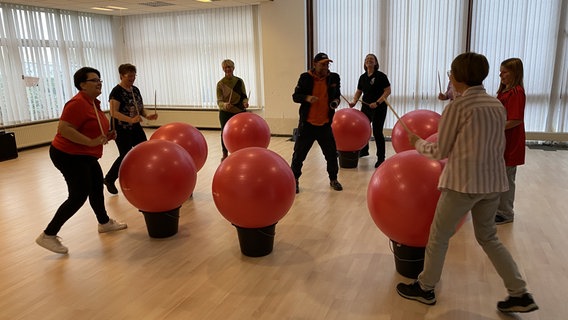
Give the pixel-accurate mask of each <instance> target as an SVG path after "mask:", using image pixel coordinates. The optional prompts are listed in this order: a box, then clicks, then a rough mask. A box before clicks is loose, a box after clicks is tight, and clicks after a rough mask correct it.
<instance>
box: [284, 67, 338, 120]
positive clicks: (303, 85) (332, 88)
mask: <svg viewBox="0 0 568 320" xmlns="http://www.w3.org/2000/svg"><path fill="white" fill-rule="evenodd" d="M326 82H327V97H328V100H329V102H330V103H331V102H332V101H336V102H337V104H339V98H340V96H341V91H340V87H341V86H340V79H339V74H337V73H335V72H330V73H329V75H328V76H327V78H326ZM313 88H314V78H313V77H312V75H311V74H310V73H309V72H304V73H302V74H301V75H300V79H299V80H298V84H297V85H296V88H295V89H294V94H292V99H293V100H294V102H297V103H299V104H300V111H299V113H300V122H299V123H300V126H301V125H302V123H304V122H306V121H307V119H308V113H309V111H310V107H311V103H309V102H307V101H306V97H307V96H310V95H312V91H313ZM328 112H329V122H330V123H331V122H332V120H333V115H334V114H335V109H332V108H329V111H328Z"/></svg>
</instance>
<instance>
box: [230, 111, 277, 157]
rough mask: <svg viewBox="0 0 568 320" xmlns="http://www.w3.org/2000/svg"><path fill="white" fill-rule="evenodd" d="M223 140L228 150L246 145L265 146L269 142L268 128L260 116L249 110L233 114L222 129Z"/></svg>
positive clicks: (235, 149)
mask: <svg viewBox="0 0 568 320" xmlns="http://www.w3.org/2000/svg"><path fill="white" fill-rule="evenodd" d="M222 135H223V142H224V143H225V146H226V147H227V150H229V152H235V151H237V150H240V149H244V148H248V147H261V148H267V147H268V144H269V143H270V128H269V127H268V123H267V122H266V120H264V119H263V118H262V117H261V116H259V115H257V114H254V113H251V112H241V113H238V114H236V115H234V116H233V117H232V118H231V119H229V121H227V123H226V124H225V128H224V129H223V133H222Z"/></svg>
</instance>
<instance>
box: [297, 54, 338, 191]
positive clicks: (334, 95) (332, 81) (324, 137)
mask: <svg viewBox="0 0 568 320" xmlns="http://www.w3.org/2000/svg"><path fill="white" fill-rule="evenodd" d="M330 62H333V61H332V60H330V59H329V58H328V56H327V54H325V53H321V52H320V53H318V54H317V55H316V56H315V57H314V63H313V68H312V69H311V70H310V71H308V72H304V73H302V74H301V75H300V79H299V80H298V84H297V85H296V88H295V90H294V94H293V95H292V99H293V100H294V102H297V103H300V121H299V124H298V136H297V138H296V142H295V144H294V154H293V155H292V165H291V167H292V171H293V172H294V176H295V177H296V193H299V192H300V187H299V181H298V179H299V178H300V176H301V175H302V165H303V162H304V160H305V159H306V156H307V155H308V152H309V151H310V149H311V147H312V145H313V144H314V141H317V142H318V144H319V146H320V148H321V150H322V152H323V155H324V156H325V160H326V161H327V173H328V175H329V185H330V186H331V188H333V189H334V190H336V191H341V190H343V187H342V186H341V184H340V183H339V181H337V173H338V172H339V165H338V162H337V148H336V147H335V139H334V138H333V132H332V131H331V122H332V120H333V115H334V114H335V108H337V106H338V105H339V98H340V96H341V92H340V79H339V75H338V74H337V73H334V72H330V71H329V63H330Z"/></svg>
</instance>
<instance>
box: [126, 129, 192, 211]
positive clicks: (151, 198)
mask: <svg viewBox="0 0 568 320" xmlns="http://www.w3.org/2000/svg"><path fill="white" fill-rule="evenodd" d="M118 176H119V182H120V188H121V189H122V193H123V194H124V196H125V197H126V199H127V200H128V201H129V202H130V203H131V204H132V205H133V206H135V207H136V208H138V209H139V210H140V211H144V212H165V211H170V210H173V209H175V208H178V207H180V206H181V205H182V204H183V203H184V202H185V201H186V200H187V199H188V198H189V196H190V195H191V194H192V193H193V189H194V188H195V183H196V180H197V169H196V167H195V163H194V162H193V159H191V156H190V155H189V154H188V153H187V151H185V149H184V148H182V147H181V146H179V145H178V144H176V143H174V142H171V141H167V140H160V139H156V140H148V141H145V142H142V143H140V144H139V145H137V146H136V147H134V148H133V149H132V150H130V151H129V152H128V153H127V154H126V156H125V157H124V160H122V164H121V165H120V170H119V174H118Z"/></svg>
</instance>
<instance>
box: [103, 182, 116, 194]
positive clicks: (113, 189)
mask: <svg viewBox="0 0 568 320" xmlns="http://www.w3.org/2000/svg"><path fill="white" fill-rule="evenodd" d="M103 183H104V185H105V186H106V187H107V190H108V192H109V193H111V194H118V189H117V188H116V186H115V185H114V182H110V181H108V180H107V179H104V180H103Z"/></svg>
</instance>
